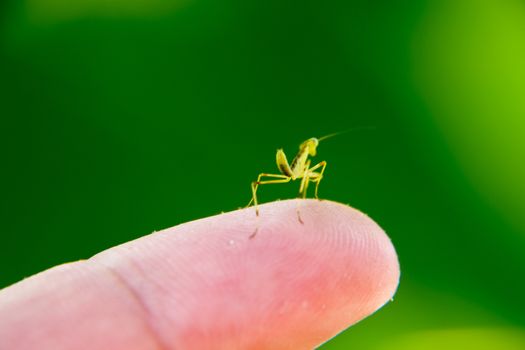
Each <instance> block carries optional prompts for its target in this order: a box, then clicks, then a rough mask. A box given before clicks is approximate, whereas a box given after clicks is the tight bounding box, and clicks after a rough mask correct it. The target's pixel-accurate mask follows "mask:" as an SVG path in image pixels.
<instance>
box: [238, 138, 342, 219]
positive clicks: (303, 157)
mask: <svg viewBox="0 0 525 350" xmlns="http://www.w3.org/2000/svg"><path fill="white" fill-rule="evenodd" d="M339 134H340V133H334V134H330V135H326V136H323V137H321V138H315V137H312V138H309V139H308V140H306V141H304V142H302V143H301V144H300V145H299V152H298V153H297V155H296V156H295V158H294V159H293V160H292V163H291V164H290V163H288V159H287V158H286V154H285V153H284V151H283V149H278V150H277V154H276V162H277V168H278V169H279V171H280V174H269V173H261V174H259V176H258V177H257V181H253V182H252V199H251V200H250V202H249V203H248V205H247V207H249V206H250V205H251V204H252V203H253V204H254V206H255V213H256V215H257V216H259V208H258V201H257V190H258V189H259V186H260V185H270V184H280V183H287V182H290V181H295V180H301V184H300V186H299V196H301V197H302V198H306V192H307V190H308V185H309V184H310V182H313V183H315V198H317V199H318V198H319V197H318V191H319V183H320V182H321V180H322V179H323V174H324V171H325V169H326V161H324V160H323V161H321V162H319V163H317V164H316V165H314V166H310V164H311V160H310V159H309V157H315V156H316V154H317V146H319V142H321V141H322V140H325V139H327V138H329V137H332V136H335V135H339Z"/></svg>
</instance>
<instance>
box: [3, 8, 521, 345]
mask: <svg viewBox="0 0 525 350" xmlns="http://www.w3.org/2000/svg"><path fill="white" fill-rule="evenodd" d="M0 11H1V12H0V13H1V21H0V92H1V93H0V115H1V129H0V130H1V135H0V136H1V138H0V150H1V151H0V152H1V155H2V157H1V164H2V168H1V169H2V171H1V172H0V179H1V181H0V186H1V187H0V190H1V193H0V195H1V202H0V205H1V210H0V218H1V222H2V228H1V231H0V232H1V236H0V244H1V246H0V266H1V268H0V287H4V286H7V285H9V284H11V283H14V282H16V281H18V280H20V279H22V278H24V277H26V276H29V275H31V274H34V273H36V272H38V271H41V270H43V269H46V268H49V267H51V266H53V265H56V264H60V263H63V262H67V261H74V260H78V259H80V258H87V257H89V256H91V255H93V254H95V253H96V252H98V251H100V250H103V249H105V248H108V247H111V246H113V245H116V244H119V243H122V242H125V241H128V240H131V239H134V238H137V237H140V236H142V235H145V234H148V233H150V232H152V231H154V230H160V229H163V228H166V227H169V226H172V225H176V224H178V223H181V222H185V221H188V220H193V219H196V218H199V217H203V216H208V215H213V214H216V213H219V212H221V211H229V210H234V209H236V208H238V207H240V206H243V205H245V204H246V203H247V202H248V200H249V199H250V187H249V184H250V181H252V180H253V179H254V177H255V176H256V175H257V174H258V173H259V172H261V171H274V170H275V164H274V157H275V155H274V154H275V150H276V148H279V147H284V149H285V151H287V153H288V154H289V156H291V154H292V153H294V152H295V151H296V149H297V145H298V144H299V143H300V142H301V141H303V140H304V139H306V138H309V137H312V136H322V135H324V134H327V133H331V132H334V131H340V130H345V129H347V128H352V127H357V126H375V127H376V129H374V130H356V131H354V132H352V133H348V134H345V135H342V136H340V137H338V138H334V139H331V140H329V141H328V140H327V141H326V142H324V143H322V145H321V146H320V148H319V152H318V157H317V158H316V159H318V160H322V159H325V160H327V161H328V163H329V166H328V168H327V170H326V177H325V180H324V181H323V184H322V186H321V187H320V195H321V196H322V197H323V198H328V199H332V200H336V201H340V202H344V203H349V204H350V205H352V206H354V207H356V208H359V209H361V210H362V211H364V212H365V213H367V214H369V215H370V216H371V217H372V218H374V219H375V220H376V221H377V222H378V223H379V224H380V225H381V226H382V227H383V228H384V229H385V230H386V232H387V233H388V234H389V235H390V237H391V238H392V240H393V242H394V244H395V246H396V248H397V251H398V254H399V258H400V263H401V266H402V277H401V285H400V288H399V290H398V294H397V295H396V299H395V301H394V302H393V303H390V304H388V305H387V306H386V307H385V308H383V309H382V310H381V311H380V312H378V313H377V314H375V315H373V316H372V317H370V318H368V319H367V320H365V321H364V322H362V323H360V324H358V325H356V326H355V327H353V328H351V329H350V330H348V331H346V332H344V333H342V334H341V335H339V336H338V337H336V338H334V339H333V340H331V341H330V342H328V343H326V344H325V345H324V346H323V347H322V349H350V348H352V349H365V350H366V349H380V350H382V349H408V350H411V349H525V300H524V296H525V212H524V209H525V181H524V180H525V2H524V1H522V0H476V1H474V0H455V1H454V0H414V1H395V2H394V1H381V0H380V1H360V0H357V1H342V0H341V1H336V0H333V1H326V2H313V1H305V2H294V1H287V0H266V1H243V0H224V1H211V0H184V1H182V0H128V1H124V0H118V1H117V0H114V1H110V2H108V1H103V0H78V1H75V2H71V1H67V0H17V1H15V0H7V1H3V2H2V3H1V4H0ZM270 187H271V186H270ZM270 187H267V188H265V191H261V200H263V201H270V200H274V199H276V198H288V197H293V196H294V195H295V193H296V191H297V188H296V186H293V185H289V186H275V187H274V188H270ZM319 322H322V320H319Z"/></svg>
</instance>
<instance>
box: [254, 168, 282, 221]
mask: <svg viewBox="0 0 525 350" xmlns="http://www.w3.org/2000/svg"><path fill="white" fill-rule="evenodd" d="M263 177H269V178H277V179H279V180H265V181H261V178H263ZM291 179H292V178H291V177H290V176H286V175H281V174H266V173H262V174H259V176H258V177H257V181H254V182H252V199H251V200H250V203H248V205H247V207H249V206H250V205H251V204H252V203H253V205H254V206H255V214H256V215H257V216H258V215H259V208H258V204H259V203H258V201H257V189H258V188H259V185H270V184H280V183H286V182H290V180H291Z"/></svg>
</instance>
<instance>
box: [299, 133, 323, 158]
mask: <svg viewBox="0 0 525 350" xmlns="http://www.w3.org/2000/svg"><path fill="white" fill-rule="evenodd" d="M318 145H319V140H318V139H316V138H315V137H312V138H311V139H308V140H306V141H304V142H303V143H301V146H300V147H299V149H308V154H309V155H310V156H311V157H314V156H315V155H316V154H317V146H318Z"/></svg>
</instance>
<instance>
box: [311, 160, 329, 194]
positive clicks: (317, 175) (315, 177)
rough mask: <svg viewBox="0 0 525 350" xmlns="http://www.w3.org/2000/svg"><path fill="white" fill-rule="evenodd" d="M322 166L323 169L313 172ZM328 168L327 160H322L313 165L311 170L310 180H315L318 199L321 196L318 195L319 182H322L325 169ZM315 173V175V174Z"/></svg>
mask: <svg viewBox="0 0 525 350" xmlns="http://www.w3.org/2000/svg"><path fill="white" fill-rule="evenodd" d="M319 168H321V171H320V172H318V173H315V172H313V171H314V170H317V169H319ZM325 168H326V161H324V160H323V161H322V162H319V163H318V164H316V165H314V166H313V167H311V168H310V169H309V170H310V171H309V173H310V174H309V175H310V177H309V178H310V179H311V180H310V181H312V182H315V198H316V199H319V196H318V195H317V194H318V191H319V183H320V182H321V180H322V179H323V174H324V170H325ZM314 174H315V175H314ZM311 175H313V176H311Z"/></svg>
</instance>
